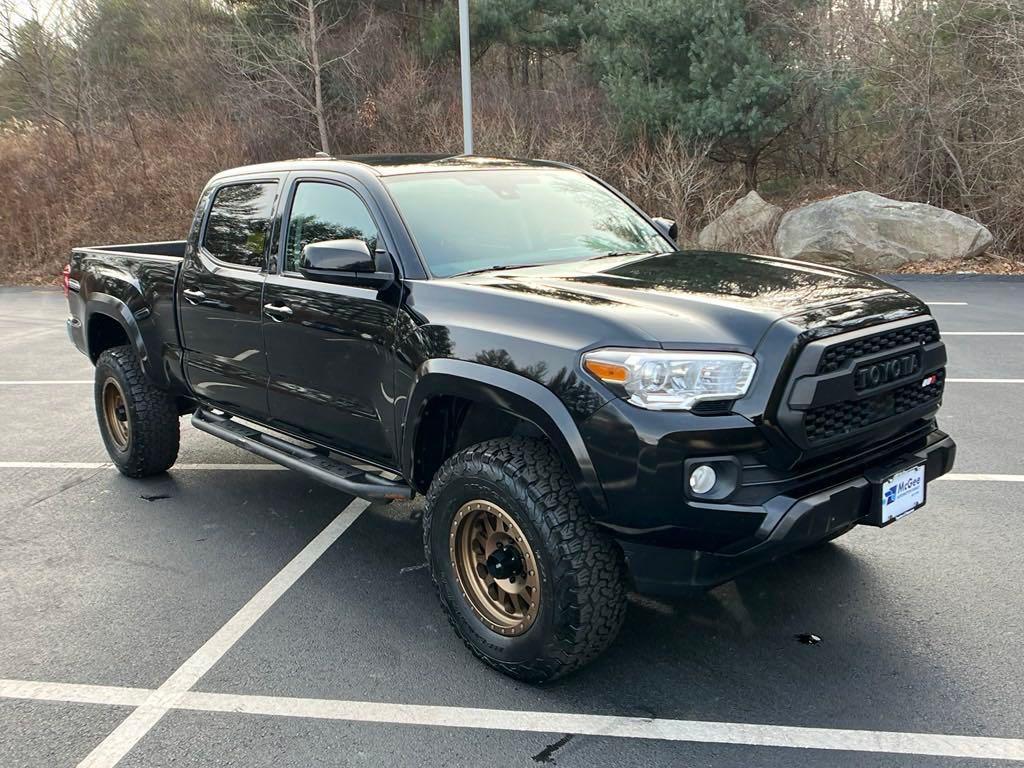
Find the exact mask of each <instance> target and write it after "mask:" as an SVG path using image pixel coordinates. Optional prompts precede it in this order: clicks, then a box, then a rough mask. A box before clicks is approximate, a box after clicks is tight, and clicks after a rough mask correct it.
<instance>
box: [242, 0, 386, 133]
mask: <svg viewBox="0 0 1024 768" xmlns="http://www.w3.org/2000/svg"><path fill="white" fill-rule="evenodd" d="M279 3H280V4H279V6H278V8H279V10H280V11H281V12H282V13H283V14H284V15H285V16H286V18H287V19H288V20H289V23H290V25H291V29H290V30H289V31H288V32H287V33H286V34H281V35H265V34H258V33H257V32H255V31H254V30H253V29H252V27H251V26H250V23H249V22H250V20H247V19H244V18H242V17H237V16H236V20H237V24H236V31H237V34H238V42H237V44H236V47H235V49H234V62H233V63H234V66H235V68H236V70H237V71H238V73H239V74H241V75H243V76H245V77H247V78H248V80H249V81H250V82H251V83H252V84H253V85H254V86H256V87H257V88H258V89H259V91H260V92H261V94H262V95H264V96H265V97H267V98H269V99H271V100H274V101H277V102H279V103H281V104H282V105H284V106H285V107H286V108H287V109H289V110H291V111H292V112H293V113H294V114H296V115H298V116H301V117H304V118H305V119H308V120H309V121H310V122H311V123H313V124H315V126H316V131H317V134H318V138H319V144H320V150H321V151H323V152H328V153H329V152H330V151H331V149H330V143H331V141H330V136H331V131H330V124H329V116H330V103H329V102H330V99H329V98H328V96H327V82H326V81H327V80H328V77H329V73H330V72H331V70H332V69H334V68H338V67H341V68H344V69H345V70H347V71H348V72H349V73H352V74H354V72H355V69H354V67H353V64H352V57H353V56H354V55H355V54H356V53H357V52H358V51H359V49H360V48H361V47H362V45H363V43H364V42H365V40H366V39H367V37H368V34H369V32H370V30H371V27H372V25H373V23H374V17H373V14H372V13H370V12H369V11H368V12H367V15H366V19H365V22H364V26H363V33H362V34H359V35H357V36H356V37H355V39H354V42H352V43H350V45H349V46H348V48H347V49H346V50H343V51H338V50H336V49H334V48H333V47H332V45H331V43H332V42H333V41H334V35H333V33H334V32H335V30H336V29H337V28H338V27H339V26H340V25H341V23H342V22H343V21H345V20H346V19H347V16H348V14H346V15H343V16H337V17H335V18H328V17H327V13H326V11H327V10H328V9H329V8H330V9H333V8H334V7H335V5H334V4H332V3H331V2H330V0H279Z"/></svg>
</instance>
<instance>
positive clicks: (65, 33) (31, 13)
mask: <svg viewBox="0 0 1024 768" xmlns="http://www.w3.org/2000/svg"><path fill="white" fill-rule="evenodd" d="M76 19H77V16H76V13H75V12H74V9H73V8H71V7H70V3H69V2H67V0H64V1H60V0H58V1H57V2H52V3H48V4H45V6H41V5H40V4H39V3H36V2H34V1H33V0H30V1H29V2H27V3H16V2H14V0H0V66H2V68H3V72H4V74H6V75H7V76H9V77H11V78H13V80H14V81H15V84H16V85H15V88H14V89H13V90H14V91H15V93H16V96H17V99H18V100H19V101H20V102H21V107H22V109H24V110H25V111H26V112H27V114H28V116H29V117H30V118H31V119H33V120H37V121H40V122H43V123H49V124H53V125H56V126H58V127H60V128H62V129H63V130H65V131H67V133H68V134H69V135H70V136H71V138H72V139H73V141H74V144H75V149H76V150H77V151H81V144H80V140H81V134H82V125H83V114H84V111H85V99H86V94H85V82H84V79H83V73H82V71H81V69H80V67H79V64H80V63H81V62H80V61H79V57H78V55H77V54H78V52H77V50H76V49H75V47H74V46H73V45H72V44H71V43H70V40H71V38H72V37H73V36H74V32H75V22H76Z"/></svg>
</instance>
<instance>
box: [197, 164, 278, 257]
mask: <svg viewBox="0 0 1024 768" xmlns="http://www.w3.org/2000/svg"><path fill="white" fill-rule="evenodd" d="M276 194H277V184H276V183H274V182H258V183H253V184H231V185H229V186H226V187H221V188H220V189H218V190H217V196H216V197H214V198H213V205H212V206H211V207H210V217H209V219H207V222H206V234H205V235H204V236H203V247H204V248H205V249H206V250H207V251H209V252H210V254H211V255H212V256H213V257H214V258H216V259H219V260H220V261H226V262H228V263H230V264H238V265H240V266H243V267H262V266H263V254H264V252H265V251H266V247H267V238H268V237H269V235H270V217H271V214H272V213H273V210H274V196H275V195H276Z"/></svg>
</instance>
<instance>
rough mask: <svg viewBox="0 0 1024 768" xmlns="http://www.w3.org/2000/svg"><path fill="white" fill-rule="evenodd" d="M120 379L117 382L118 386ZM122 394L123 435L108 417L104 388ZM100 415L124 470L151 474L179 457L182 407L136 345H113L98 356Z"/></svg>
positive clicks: (110, 450) (114, 458)
mask: <svg viewBox="0 0 1024 768" xmlns="http://www.w3.org/2000/svg"><path fill="white" fill-rule="evenodd" d="M115 385H116V386H115ZM108 388H115V389H116V390H118V392H119V394H120V395H121V398H122V399H121V403H122V408H121V410H120V411H119V412H120V413H121V414H122V415H123V416H124V418H123V419H121V421H122V424H123V426H122V427H121V429H123V432H124V436H123V437H122V438H121V439H118V435H117V434H115V430H116V429H117V428H116V427H112V426H111V425H110V424H109V423H108V418H107V416H106V413H105V411H106V408H105V401H104V393H105V391H107V390H108ZM94 393H95V399H96V418H97V420H98V421H99V426H100V434H101V435H102V436H103V443H104V445H105V446H106V448H107V453H108V454H109V455H110V458H111V460H112V461H113V462H114V464H115V466H117V468H118V470H119V471H120V472H121V474H123V475H127V476H128V477H149V476H150V475H157V474H160V473H161V472H165V471H166V470H167V469H169V468H170V467H171V466H173V465H174V462H175V460H177V458H178V444H179V440H180V434H179V431H178V409H177V406H176V404H175V401H174V398H173V397H171V396H170V395H169V394H168V393H167V392H164V391H163V390H162V389H158V388H157V387H156V386H154V385H153V383H152V382H151V381H150V380H149V379H148V378H147V377H146V374H145V372H144V371H143V370H142V366H141V364H140V363H139V359H138V357H137V356H136V354H135V350H133V349H132V348H131V347H128V346H124V347H113V348H111V349H108V350H105V351H104V352H103V353H101V354H100V356H99V359H98V360H97V361H96V383H95V389H94Z"/></svg>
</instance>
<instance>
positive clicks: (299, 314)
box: [263, 179, 398, 467]
mask: <svg viewBox="0 0 1024 768" xmlns="http://www.w3.org/2000/svg"><path fill="white" fill-rule="evenodd" d="M344 238H359V239H362V240H364V241H365V242H366V244H367V245H368V247H369V249H370V252H371V253H372V252H373V251H374V250H375V249H377V248H383V247H384V244H383V242H382V241H381V239H380V234H379V230H378V228H377V225H376V224H375V223H374V218H373V216H372V215H371V213H370V210H369V209H368V208H367V206H366V204H365V203H364V202H363V199H362V198H361V197H360V196H359V195H358V194H357V193H356V191H355V189H354V188H353V187H350V186H347V185H345V184H342V183H335V182H333V181H327V180H323V179H319V180H318V179H298V180H296V181H295V182H293V186H292V193H291V202H290V206H289V207H288V210H287V211H286V217H285V224H284V226H283V228H282V241H283V242H282V256H281V258H280V260H279V261H280V268H279V269H278V270H277V272H278V273H277V274H272V275H270V276H268V278H267V283H266V286H265V288H264V295H263V308H264V318H263V337H264V341H265V344H266V350H267V365H268V369H269V388H268V400H269V406H270V414H271V418H272V423H273V424H274V425H275V426H279V427H280V428H281V429H282V430H284V431H286V432H290V433H292V434H295V435H297V436H300V437H308V438H309V439H310V440H312V441H314V442H318V443H322V444H326V445H328V446H330V447H332V448H336V449H337V450H340V451H343V452H345V453H349V454H351V455H354V456H356V457H358V458H363V459H368V460H370V461H373V462H375V463H378V464H382V465H384V466H387V467H394V466H396V463H397V460H396V457H395V456H394V452H393V450H392V447H391V446H392V445H393V437H394V436H393V434H392V430H393V423H394V422H393V415H394V406H393V404H392V402H391V401H390V400H388V396H387V394H388V392H389V391H390V390H391V388H392V377H393V372H394V364H393V358H392V352H391V350H392V349H393V346H394V345H393V337H394V333H395V325H396V322H397V315H398V310H397V307H396V306H394V305H393V304H389V303H387V302H385V301H383V300H382V299H381V297H380V295H379V294H378V291H377V290H376V289H374V288H365V287H356V286H348V285H336V284H332V283H323V282H316V281H312V280H307V279H306V278H304V277H303V276H302V275H301V274H299V271H298V267H299V263H300V260H301V257H302V249H303V247H304V246H306V245H308V244H309V243H314V242H319V241H323V240H338V239H344Z"/></svg>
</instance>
